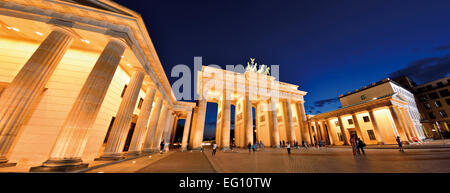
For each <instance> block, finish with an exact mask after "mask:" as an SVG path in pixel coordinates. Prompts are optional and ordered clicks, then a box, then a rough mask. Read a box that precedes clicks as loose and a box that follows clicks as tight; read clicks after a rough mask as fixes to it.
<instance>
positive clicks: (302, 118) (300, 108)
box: [295, 102, 307, 144]
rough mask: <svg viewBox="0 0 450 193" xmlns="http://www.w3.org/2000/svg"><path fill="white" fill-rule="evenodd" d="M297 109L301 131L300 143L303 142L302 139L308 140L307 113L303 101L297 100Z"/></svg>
mask: <svg viewBox="0 0 450 193" xmlns="http://www.w3.org/2000/svg"><path fill="white" fill-rule="evenodd" d="M295 110H296V111H297V122H298V127H299V131H300V139H298V140H301V141H299V144H302V141H305V142H306V141H307V140H306V134H305V125H304V124H305V123H304V121H305V120H306V117H305V114H304V110H305V109H304V108H303V104H302V102H297V103H295Z"/></svg>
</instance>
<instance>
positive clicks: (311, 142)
mask: <svg viewBox="0 0 450 193" xmlns="http://www.w3.org/2000/svg"><path fill="white" fill-rule="evenodd" d="M306 130H307V131H308V135H309V138H308V139H309V144H314V139H313V138H314V136H313V134H312V130H311V121H310V120H308V121H306Z"/></svg>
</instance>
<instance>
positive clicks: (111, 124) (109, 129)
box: [103, 117, 116, 144]
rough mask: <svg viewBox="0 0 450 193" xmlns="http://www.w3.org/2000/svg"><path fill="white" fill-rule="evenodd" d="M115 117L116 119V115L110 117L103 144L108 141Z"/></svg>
mask: <svg viewBox="0 0 450 193" xmlns="http://www.w3.org/2000/svg"><path fill="white" fill-rule="evenodd" d="M115 119H116V117H112V119H111V122H109V127H108V131H107V132H106V136H105V139H104V140H103V144H106V142H108V137H109V133H111V128H112V126H113V124H114V120H115Z"/></svg>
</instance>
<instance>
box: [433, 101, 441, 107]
mask: <svg viewBox="0 0 450 193" xmlns="http://www.w3.org/2000/svg"><path fill="white" fill-rule="evenodd" d="M434 105H435V106H436V107H438V108H439V107H442V103H441V101H435V102H434Z"/></svg>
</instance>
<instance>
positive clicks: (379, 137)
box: [369, 109, 384, 145]
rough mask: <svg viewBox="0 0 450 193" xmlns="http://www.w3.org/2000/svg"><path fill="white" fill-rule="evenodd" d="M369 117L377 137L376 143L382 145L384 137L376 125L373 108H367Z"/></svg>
mask: <svg viewBox="0 0 450 193" xmlns="http://www.w3.org/2000/svg"><path fill="white" fill-rule="evenodd" d="M369 117H370V122H372V127H373V128H374V133H375V137H376V138H377V142H378V144H380V145H383V144H384V139H383V136H382V134H381V131H380V128H379V127H378V123H377V120H376V118H375V115H374V114H373V109H370V110H369Z"/></svg>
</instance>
